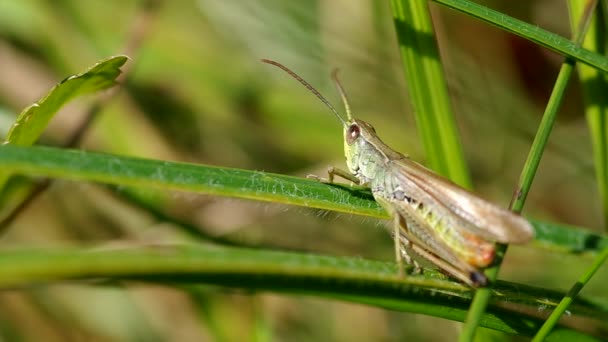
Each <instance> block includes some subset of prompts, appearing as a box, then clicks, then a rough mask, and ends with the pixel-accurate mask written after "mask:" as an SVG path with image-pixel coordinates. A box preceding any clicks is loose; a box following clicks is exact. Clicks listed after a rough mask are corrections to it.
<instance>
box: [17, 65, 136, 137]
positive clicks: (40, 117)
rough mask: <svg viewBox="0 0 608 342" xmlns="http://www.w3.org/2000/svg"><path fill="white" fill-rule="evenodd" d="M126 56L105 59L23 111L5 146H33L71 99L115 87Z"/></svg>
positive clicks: (52, 90) (68, 80) (65, 81)
mask: <svg viewBox="0 0 608 342" xmlns="http://www.w3.org/2000/svg"><path fill="white" fill-rule="evenodd" d="M127 59H128V57H126V56H114V57H110V58H107V59H104V60H102V61H100V62H98V63H97V64H95V65H94V66H92V67H91V68H89V69H88V70H87V71H85V72H83V73H81V74H78V75H73V76H70V77H67V78H65V79H64V80H63V81H61V82H59V83H58V84H57V85H56V86H54V87H53V89H51V91H49V93H48V94H47V95H46V96H45V97H43V98H42V99H40V100H38V101H37V102H36V103H34V104H32V105H30V106H29V107H27V108H25V109H24V110H23V111H22V112H21V113H20V114H19V116H18V117H17V121H16V122H15V123H14V124H13V126H12V127H11V129H10V130H9V132H8V135H7V137H6V142H7V143H9V144H14V145H22V146H27V145H31V144H33V143H34V142H35V141H36V140H38V138H39V137H40V135H41V134H42V132H43V131H44V129H45V128H46V126H47V125H48V123H49V121H50V120H51V119H52V118H53V116H54V115H55V113H57V111H58V110H59V109H60V108H61V107H62V106H63V105H64V104H66V103H67V102H68V101H70V100H71V99H73V98H75V97H78V96H81V95H85V94H89V93H93V92H96V91H99V90H103V89H107V88H109V87H112V86H114V85H115V84H116V78H117V77H118V75H120V67H121V66H122V65H123V64H125V63H126V62H127Z"/></svg>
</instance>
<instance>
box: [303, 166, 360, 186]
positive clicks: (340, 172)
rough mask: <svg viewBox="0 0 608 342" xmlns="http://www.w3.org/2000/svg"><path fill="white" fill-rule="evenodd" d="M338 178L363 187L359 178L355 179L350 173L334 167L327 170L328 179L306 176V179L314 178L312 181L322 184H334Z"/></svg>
mask: <svg viewBox="0 0 608 342" xmlns="http://www.w3.org/2000/svg"><path fill="white" fill-rule="evenodd" d="M336 176H338V177H341V178H344V179H346V180H349V181H351V182H353V183H355V184H357V185H361V180H359V178H357V177H355V176H354V175H353V174H351V173H350V172H348V171H344V170H342V169H338V168H336V167H334V166H330V167H329V168H327V179H325V178H321V177H319V176H317V175H308V176H306V178H312V179H316V180H318V181H320V182H322V183H329V184H332V183H333V182H334V178H336Z"/></svg>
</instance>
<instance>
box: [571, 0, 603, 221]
mask: <svg viewBox="0 0 608 342" xmlns="http://www.w3.org/2000/svg"><path fill="white" fill-rule="evenodd" d="M582 5H583V3H582V2H579V1H570V2H569V6H570V12H571V15H570V18H571V21H572V26H573V27H575V26H576V25H578V19H574V18H575V16H576V14H577V13H582V10H583V6H582ZM605 25H606V18H605V17H604V15H603V11H598V12H597V16H596V18H594V20H593V22H592V24H591V27H590V28H589V33H588V34H587V36H586V37H585V40H584V41H583V47H585V48H587V49H589V50H591V51H597V52H599V53H602V54H605V53H606V51H607V49H606V48H607V46H606V34H607V33H608V32H606V26H605ZM577 71H578V75H579V79H580V81H581V84H582V89H583V96H584V101H585V115H586V117H587V123H588V125H589V132H590V133H591V142H592V146H593V157H594V164H595V174H596V178H597V182H598V189H599V193H600V196H601V198H600V200H601V201H602V211H603V213H602V214H603V218H604V222H603V224H604V228H605V229H608V120H607V119H606V118H607V117H608V97H606V94H608V80H607V79H606V75H605V74H604V73H603V72H600V71H598V70H596V69H594V68H591V67H589V66H587V65H578V66H577Z"/></svg>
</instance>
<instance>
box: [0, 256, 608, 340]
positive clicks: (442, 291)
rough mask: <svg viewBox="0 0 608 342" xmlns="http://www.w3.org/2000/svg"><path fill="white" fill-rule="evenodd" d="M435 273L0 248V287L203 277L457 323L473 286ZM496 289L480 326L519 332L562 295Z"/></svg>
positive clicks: (586, 311) (598, 321) (575, 313)
mask: <svg viewBox="0 0 608 342" xmlns="http://www.w3.org/2000/svg"><path fill="white" fill-rule="evenodd" d="M441 278H443V277H442V276H441V275H440V274H437V273H435V272H425V274H424V275H419V276H408V277H405V278H402V277H399V276H397V272H396V265H395V264H394V263H392V262H378V261H369V260H362V259H359V258H342V257H341V258H337V257H326V256H318V255H310V254H300V253H292V252H277V251H263V250H252V249H246V248H227V247H221V248H218V247H213V246H202V245H195V244H179V245H173V244H167V245H152V246H138V247H125V248H117V247H115V246H114V247H112V246H108V247H103V246H101V247H97V248H71V247H68V248H66V247H59V248H54V249H51V248H45V249H41V248H24V249H12V250H3V251H1V252H0V288H5V289H6V288H19V287H24V286H30V285H32V284H41V283H43V284H45V283H56V282H65V281H78V280H87V281H88V283H90V281H91V280H96V281H98V282H101V283H107V282H116V281H128V282H133V281H137V282H140V281H143V282H155V283H163V284H172V285H175V284H200V283H205V284H214V285H220V286H227V287H236V288H242V289H249V290H268V291H274V292H280V293H288V294H300V295H302V294H303V295H313V296H320V297H325V298H330V299H339V300H347V301H352V302H356V303H363V304H368V305H373V306H377V307H382V308H387V309H392V310H399V311H410V312H416V313H422V314H427V315H432V316H436V317H442V318H446V319H451V320H457V321H462V320H463V319H464V317H465V315H466V308H467V305H468V303H469V302H470V300H471V296H472V292H471V291H472V290H471V289H470V288H468V287H466V286H463V285H462V284H459V283H456V282H453V281H446V280H442V279H441ZM494 291H495V295H494V299H493V300H492V302H491V303H490V305H489V307H488V310H487V311H486V313H484V316H483V320H482V325H483V326H485V327H488V328H491V329H495V330H500V331H504V332H508V333H513V334H521V335H530V334H532V333H533V332H534V331H535V330H536V329H537V328H538V326H539V325H540V324H541V323H542V318H543V317H544V311H543V310H539V308H540V306H541V305H542V306H543V307H545V308H546V307H552V306H554V305H556V301H557V300H559V298H560V296H562V295H563V294H562V293H558V292H554V291H550V290H546V289H541V288H533V287H529V286H520V285H517V284H512V283H507V282H498V283H497V284H496V287H495V289H494ZM538 298H543V302H542V303H540V302H539V300H538ZM446 303H447V304H446ZM571 311H572V316H571V319H570V318H569V319H568V320H566V321H564V322H563V324H564V326H566V327H569V328H572V329H577V330H578V329H581V328H580V324H577V322H579V323H580V322H581V321H584V322H585V323H586V324H587V327H592V328H596V329H597V328H598V327H601V326H602V324H603V321H604V320H606V319H608V308H606V307H602V306H599V305H596V304H592V303H590V302H588V301H585V300H581V299H578V300H576V301H575V303H574V306H573V307H571ZM522 312H523V313H522ZM577 325H578V327H577ZM590 329H591V328H590Z"/></svg>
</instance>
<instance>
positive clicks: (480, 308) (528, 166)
mask: <svg viewBox="0 0 608 342" xmlns="http://www.w3.org/2000/svg"><path fill="white" fill-rule="evenodd" d="M596 4H597V1H596V0H591V1H588V2H587V7H586V8H587V11H585V13H584V14H583V18H582V20H581V25H579V28H578V30H577V31H576V35H575V39H574V40H575V42H576V43H577V44H580V43H581V42H582V38H583V37H584V36H585V33H586V31H587V28H588V27H589V22H590V18H591V14H592V13H593V9H595V5H596ZM575 64H576V61H575V60H574V59H571V58H566V59H565V61H564V63H563V64H562V67H561V69H560V71H559V74H558V76H557V80H556V82H555V86H554V87H553V91H552V93H551V97H550V98H549V102H548V103H547V108H546V109H545V113H544V114H543V118H542V120H541V123H540V126H539V128H538V131H537V133H536V136H535V137H534V142H533V143H532V147H531V148H530V152H529V154H528V158H527V160H526V163H525V164H524V168H523V170H522V173H521V176H520V179H519V182H518V185H517V189H516V191H515V193H514V197H513V199H512V201H511V205H510V208H511V210H512V211H514V212H517V213H520V212H521V210H522V209H523V206H524V203H525V201H526V198H527V196H528V193H529V192H530V187H531V186H532V181H533V180H534V176H535V175H536V171H537V169H538V165H539V164H540V160H541V158H542V155H543V152H544V150H545V146H546V144H547V141H548V140H549V135H550V134H551V130H552V128H553V124H554V122H555V118H556V117H557V112H558V110H559V107H560V105H561V103H562V99H563V97H564V93H565V90H566V87H567V85H568V81H569V80H570V78H571V77H572V74H573V72H574V66H575ZM506 250H507V246H506V245H501V246H498V248H497V257H496V259H497V260H496V266H494V267H491V268H489V269H487V270H486V275H487V277H488V279H489V280H490V281H495V280H496V278H497V276H498V271H499V270H500V263H501V262H502V257H503V256H504V253H505V252H506ZM490 296H491V290H490V289H489V288H484V289H479V290H478V291H477V292H476V293H475V297H474V298H473V302H472V303H471V308H470V310H469V313H468V314H467V319H466V321H465V324H464V327H463V330H462V333H461V335H460V337H459V340H460V341H473V338H474V337H475V331H476V329H477V326H478V325H479V321H480V320H481V317H482V315H483V313H484V311H485V308H486V306H487V305H488V301H489V300H490Z"/></svg>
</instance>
